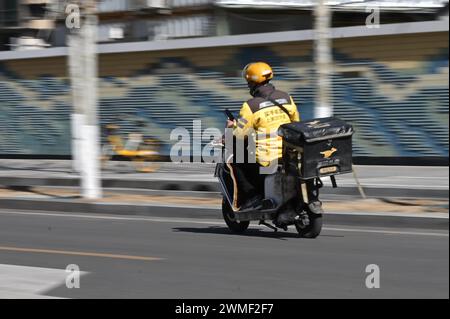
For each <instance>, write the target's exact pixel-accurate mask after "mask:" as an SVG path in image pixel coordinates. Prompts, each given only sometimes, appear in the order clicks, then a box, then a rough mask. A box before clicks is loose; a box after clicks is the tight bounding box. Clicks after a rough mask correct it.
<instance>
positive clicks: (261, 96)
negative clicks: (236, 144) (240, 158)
mask: <svg viewBox="0 0 450 319" xmlns="http://www.w3.org/2000/svg"><path fill="white" fill-rule="evenodd" d="M269 96H270V99H272V100H275V101H277V102H278V103H280V104H281V105H283V106H284V107H285V108H286V110H287V111H288V113H289V116H288V115H287V114H286V113H285V112H284V111H283V110H282V109H281V108H280V107H279V106H277V105H275V104H274V103H272V102H271V101H269V100H268V97H269ZM294 121H300V114H299V112H298V110H297V106H296V105H295V103H294V100H293V99H292V97H291V96H290V95H289V94H287V93H285V92H282V91H278V90H276V89H275V87H274V86H273V85H271V84H266V85H264V86H261V87H260V88H258V89H257V90H256V92H255V93H254V98H252V99H250V100H248V101H247V102H245V103H244V105H242V108H241V111H240V113H239V118H238V120H237V121H236V124H235V127H234V131H233V132H234V135H235V136H236V137H237V138H241V139H243V138H245V137H246V136H248V138H249V139H250V138H252V139H253V140H254V141H255V145H256V161H257V162H258V163H260V164H261V165H263V166H268V165H270V162H272V161H274V160H276V159H278V158H280V157H281V156H282V152H283V143H282V138H281V137H280V136H278V134H277V131H278V128H279V127H280V125H282V124H286V123H290V122H294ZM249 145H250V144H249ZM249 153H251V150H250V149H249Z"/></svg>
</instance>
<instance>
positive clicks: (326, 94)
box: [314, 0, 333, 118]
mask: <svg viewBox="0 0 450 319" xmlns="http://www.w3.org/2000/svg"><path fill="white" fill-rule="evenodd" d="M330 25H331V11H330V8H329V7H328V6H327V5H326V4H325V0H318V2H317V5H316V8H315V42H314V49H315V50H314V58H315V66H316V74H317V80H316V85H317V90H316V99H315V100H316V103H315V108H314V117H315V118H323V117H330V116H333V104H332V96H331V94H332V88H331V73H332V67H333V65H332V54H331V43H330V42H331V41H330Z"/></svg>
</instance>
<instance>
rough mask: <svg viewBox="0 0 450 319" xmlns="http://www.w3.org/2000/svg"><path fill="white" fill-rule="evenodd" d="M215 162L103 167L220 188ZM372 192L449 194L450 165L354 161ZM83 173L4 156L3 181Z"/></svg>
mask: <svg viewBox="0 0 450 319" xmlns="http://www.w3.org/2000/svg"><path fill="white" fill-rule="evenodd" d="M214 167H215V165H214V164H201V163H180V164H176V163H160V168H159V170H158V171H157V172H155V173H137V172H136V171H135V170H134V167H133V166H132V165H131V163H130V162H110V163H108V165H107V167H106V168H105V169H104V170H103V172H102V182H103V187H105V188H124V189H153V190H168V191H169V190H172V191H175V190H178V191H203V192H205V191H206V192H219V185H218V182H217V180H216V178H214V176H213V174H214ZM355 172H356V173H357V176H358V178H359V181H360V183H361V185H362V186H363V188H364V191H365V192H366V194H367V196H368V197H411V198H417V197H419V198H448V191H449V167H448V166H446V167H430V166H421V167H416V166H415V167H412V166H355ZM336 179H337V182H338V188H336V189H333V188H331V182H330V180H329V179H328V178H325V179H324V180H323V181H324V184H325V188H324V189H323V190H322V193H324V194H335V195H354V196H359V192H358V189H357V184H356V182H355V179H354V177H353V175H352V174H346V175H342V176H337V178H336ZM78 185H79V175H78V174H77V173H73V172H72V170H71V162H70V161H65V160H5V159H0V186H78Z"/></svg>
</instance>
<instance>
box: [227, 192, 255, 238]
mask: <svg viewBox="0 0 450 319" xmlns="http://www.w3.org/2000/svg"><path fill="white" fill-rule="evenodd" d="M222 214H223V219H224V220H225V223H226V224H227V226H228V228H229V229H230V230H231V231H232V232H233V233H235V234H241V233H243V232H245V231H246V230H247V228H248V226H249V225H250V222H249V221H237V220H236V215H235V213H234V211H233V209H232V208H231V206H230V204H229V203H228V201H227V199H226V198H224V199H223V200H222Z"/></svg>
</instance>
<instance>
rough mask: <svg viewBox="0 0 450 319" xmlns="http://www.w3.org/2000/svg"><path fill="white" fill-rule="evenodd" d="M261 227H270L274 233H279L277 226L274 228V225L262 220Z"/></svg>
mask: <svg viewBox="0 0 450 319" xmlns="http://www.w3.org/2000/svg"><path fill="white" fill-rule="evenodd" d="M259 225H264V226H267V227H269V228H270V229H272V230H273V231H274V232H277V231H278V228H276V227H275V226H272V225H270V224H268V223H266V222H265V221H263V220H260V221H259Z"/></svg>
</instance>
